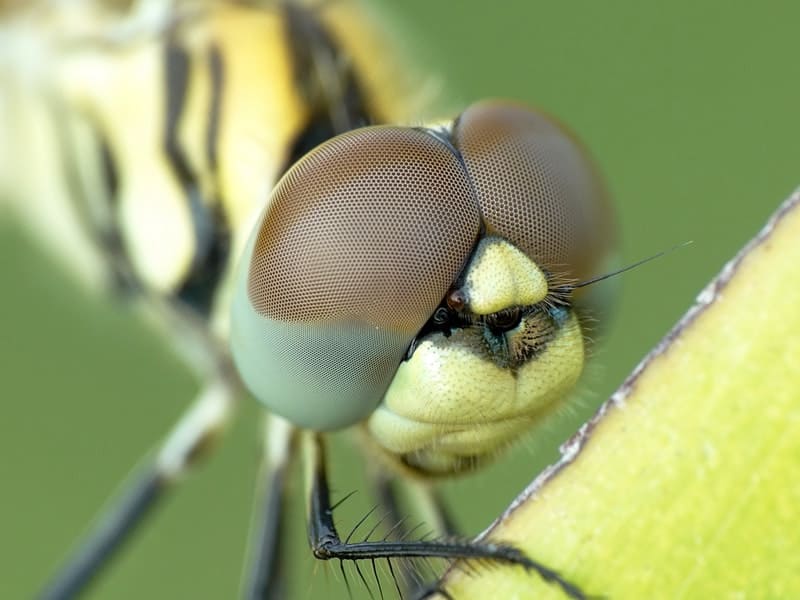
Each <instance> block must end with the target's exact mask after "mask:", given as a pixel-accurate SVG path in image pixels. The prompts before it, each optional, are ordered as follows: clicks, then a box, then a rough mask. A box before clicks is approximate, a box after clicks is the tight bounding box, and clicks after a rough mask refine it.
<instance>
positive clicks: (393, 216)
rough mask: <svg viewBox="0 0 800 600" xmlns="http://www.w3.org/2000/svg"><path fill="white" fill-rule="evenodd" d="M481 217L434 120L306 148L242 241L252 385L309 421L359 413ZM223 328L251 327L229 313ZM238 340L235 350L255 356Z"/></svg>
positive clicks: (327, 425)
mask: <svg viewBox="0 0 800 600" xmlns="http://www.w3.org/2000/svg"><path fill="white" fill-rule="evenodd" d="M479 228H480V217H479V213H478V208H477V203H476V200H475V198H474V195H473V192H472V191H471V187H470V185H469V182H468V181H467V177H466V174H465V172H464V169H463V167H462V166H461V165H460V163H459V162H458V159H457V158H456V156H455V155H454V154H453V152H452V151H451V150H450V149H449V148H448V147H447V146H446V145H445V144H444V143H442V142H441V141H439V140H438V139H436V138H435V137H434V136H432V135H430V134H427V133H425V132H423V131H419V130H415V129H409V128H399V127H374V128H367V129H362V130H356V131H353V132H350V133H347V134H344V135H342V136H339V137H337V138H334V139H333V140H330V141H329V142H327V143H325V144H323V145H322V146H320V147H319V148H317V149H316V150H314V151H312V152H311V153H310V154H309V155H307V156H306V157H305V158H303V159H302V160H301V161H299V162H298V163H297V164H296V165H295V166H294V167H293V168H292V169H291V170H290V171H289V172H288V173H287V174H286V176H285V177H284V178H283V179H282V180H281V182H280V183H279V184H278V186H277V187H276V189H275V191H274V193H273V195H272V198H271V200H270V204H269V206H268V208H267V210H266V211H265V213H264V215H263V216H262V219H261V222H260V224H259V226H258V228H257V232H256V233H255V236H254V238H253V239H251V243H250V246H249V250H248V253H249V260H248V264H247V265H246V266H245V268H246V275H244V279H245V281H244V282H243V283H242V286H241V290H240V292H242V294H240V295H244V296H246V299H247V302H246V304H247V307H246V308H247V309H248V310H250V311H251V313H252V314H250V315H249V316H248V317H247V318H246V319H245V320H248V321H249V322H250V326H251V328H252V326H253V324H257V325H258V327H259V328H260V329H261V330H262V331H261V333H262V337H263V338H264V339H263V340H262V343H261V345H260V346H263V348H261V349H260V350H259V351H258V357H259V358H258V361H259V363H260V366H259V367H258V368H256V367H253V368H251V369H247V368H245V371H248V372H250V371H254V370H260V374H259V373H254V374H253V377H251V378H250V379H251V381H248V376H247V375H246V374H244V377H245V381H246V382H247V383H248V385H249V386H250V388H251V390H252V391H253V392H254V393H255V394H256V396H258V397H259V398H260V399H261V400H262V401H264V402H265V403H267V404H268V405H269V406H270V407H271V408H272V409H273V410H275V412H277V413H278V414H282V415H284V416H286V417H287V418H289V419H290V420H293V421H294V422H295V423H296V424H298V425H301V426H304V427H309V428H315V429H333V428H337V427H343V426H346V425H349V424H352V423H354V422H356V421H358V420H360V419H362V418H364V417H365V416H367V415H368V414H369V413H370V412H371V411H372V410H374V408H375V407H376V406H377V404H378V402H379V401H380V399H381V397H382V396H383V394H384V392H385V390H386V388H387V387H388V385H389V383H390V381H391V379H392V377H393V376H394V372H395V370H396V369H397V366H398V365H399V363H400V361H401V360H402V357H403V355H404V352H405V350H406V348H407V347H408V345H409V344H410V343H411V341H412V339H413V338H414V336H415V335H416V333H417V332H418V331H419V330H420V328H421V327H422V326H423V325H424V323H425V322H426V321H427V320H428V318H430V316H431V315H432V314H433V312H434V311H435V309H436V307H437V306H438V305H439V303H440V302H441V300H442V298H443V297H444V295H445V294H446V292H447V290H448V289H449V288H450V286H451V285H452V284H453V282H454V281H455V279H456V277H457V276H458V274H459V273H460V271H461V270H462V269H463V267H464V265H465V263H466V261H467V259H468V257H469V254H470V252H471V249H472V247H473V246H474V244H475V241H476V239H477V237H478V232H479ZM239 305H241V302H240V303H239ZM237 310H238V309H237V308H236V306H235V307H234V320H236V319H237V314H236V311H237ZM239 320H240V321H242V318H241V317H239ZM232 333H233V335H234V336H237V335H238V336H239V340H240V342H241V340H243V339H244V337H246V336H247V334H246V332H242V331H241V328H237V327H236V323H234V330H233V332H232ZM237 344H239V345H240V350H236V346H237ZM233 345H234V354H235V358H236V359H237V364H239V363H240V362H243V363H247V362H248V361H250V360H251V359H249V358H247V357H245V356H244V349H243V348H242V347H241V344H240V343H239V342H237V341H236V340H235V339H234V340H233ZM251 345H252V346H257V345H258V344H257V343H256V342H255V341H253V343H252V344H251ZM250 351H251V352H253V351H256V350H254V348H251V349H250ZM266 363H270V366H267V364H266ZM239 366H240V369H241V365H239ZM264 369H268V370H269V371H270V377H269V378H266V377H264V376H263V373H264ZM269 379H271V381H269ZM256 380H257V381H256ZM291 388H294V389H291Z"/></svg>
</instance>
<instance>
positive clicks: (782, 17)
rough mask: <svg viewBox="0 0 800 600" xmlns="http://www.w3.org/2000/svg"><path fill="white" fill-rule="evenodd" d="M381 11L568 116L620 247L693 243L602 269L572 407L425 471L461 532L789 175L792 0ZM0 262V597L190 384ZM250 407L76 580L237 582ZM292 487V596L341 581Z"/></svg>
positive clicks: (26, 593) (87, 506) (42, 275)
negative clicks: (121, 542) (639, 263)
mask: <svg viewBox="0 0 800 600" xmlns="http://www.w3.org/2000/svg"><path fill="white" fill-rule="evenodd" d="M384 1H385V2H386V3H387V4H389V2H388V0H384ZM391 18H393V19H397V20H398V21H399V22H400V23H402V24H403V28H404V29H405V30H406V31H409V32H413V34H412V35H411V36H409V37H406V38H404V39H405V42H406V43H407V44H408V46H409V47H410V48H409V49H410V51H413V53H414V54H416V56H417V60H418V61H420V62H421V64H422V65H425V66H428V65H430V66H431V67H432V68H433V70H434V72H438V73H439V74H440V75H441V76H442V77H443V79H444V80H445V81H446V83H447V85H448V88H449V93H450V94H451V98H452V101H451V102H450V104H451V105H454V106H457V105H460V104H463V103H466V102H468V101H471V100H473V99H477V98H481V97H485V96H504V97H511V98H517V99H520V100H523V101H527V102H530V103H534V104H537V105H539V106H541V107H544V108H545V109H547V110H548V111H549V112H551V113H554V114H556V115H557V116H559V117H560V118H561V119H562V120H563V121H565V122H566V123H569V124H570V125H571V127H572V128H573V129H574V130H575V131H576V132H578V134H579V136H580V137H581V138H582V139H583V140H584V141H585V142H586V143H587V145H588V146H589V147H590V148H591V150H592V151H593V153H594V155H595V156H596V157H597V160H598V161H599V163H600V165H601V167H602V169H603V171H604V173H605V175H606V177H607V179H608V182H609V185H610V188H611V190H612V193H613V196H614V198H615V201H616V206H617V209H618V214H619V224H620V231H621V237H622V239H621V252H622V257H623V261H624V262H632V261H635V260H638V259H640V258H642V257H644V256H648V255H651V254H653V253H655V252H658V251H660V250H664V249H667V248H670V247H672V246H674V245H675V244H678V243H681V242H683V241H686V240H693V241H694V244H693V245H691V246H689V247H688V248H685V249H682V250H680V251H677V252H675V253H672V254H670V255H669V256H667V257H666V258H663V259H660V260H658V261H656V262H654V263H650V264H648V265H647V266H644V267H641V268H639V269H636V270H635V271H633V272H631V273H629V274H626V275H625V276H624V277H623V281H622V286H621V287H622V294H621V297H620V302H619V303H618V305H617V310H616V314H615V317H614V319H613V321H612V322H611V324H610V326H609V327H608V332H609V333H608V335H607V336H606V339H605V343H603V344H602V345H601V347H600V348H599V350H598V352H597V355H596V357H595V359H594V361H593V363H594V364H593V366H592V368H591V369H590V372H589V375H588V377H587V378H586V382H585V384H584V386H583V388H582V390H581V392H580V393H579V399H580V402H579V404H580V406H579V407H578V408H576V409H575V410H574V412H573V414H571V415H568V416H566V417H565V418H563V419H562V420H561V422H560V423H559V426H558V428H553V429H552V430H550V431H548V432H545V433H544V434H543V435H540V436H538V437H537V439H536V440H530V441H529V442H527V443H525V444H522V445H521V446H520V447H519V448H518V449H517V450H516V451H515V452H513V453H512V455H511V456H509V457H507V458H506V459H504V460H502V461H500V462H499V463H498V464H497V465H495V466H493V467H491V468H489V469H487V470H485V471H483V472H480V473H479V474H476V475H474V476H472V477H468V478H465V479H463V480H459V481H453V482H447V483H445V484H444V491H445V493H446V496H447V498H448V500H449V503H450V505H451V507H452V509H453V511H454V513H455V515H456V516H457V518H458V521H459V522H460V523H461V525H462V528H463V530H464V531H465V532H467V533H476V532H478V531H480V530H482V529H483V528H484V527H485V526H486V525H487V524H488V523H490V521H491V520H492V519H493V518H494V516H495V515H497V514H498V513H499V512H500V511H501V510H502V509H503V508H504V507H505V506H506V505H507V504H508V503H509V502H510V501H511V500H512V499H513V498H514V496H515V495H516V494H517V493H518V492H519V491H520V490H521V489H522V488H523V487H524V486H525V484H526V483H527V482H528V481H530V480H531V479H532V478H533V477H534V476H535V475H536V474H537V473H538V472H539V471H540V469H541V468H542V467H543V466H544V465H546V464H547V463H549V462H551V461H552V460H553V459H554V458H555V456H556V455H557V451H556V447H557V446H558V444H559V443H560V442H561V441H563V440H564V439H565V438H566V437H567V435H568V434H569V433H570V432H572V431H574V430H575V429H576V428H577V426H578V425H579V423H581V422H582V421H583V420H584V419H585V418H586V417H587V416H588V415H590V414H591V413H592V412H593V410H594V409H595V407H596V406H597V405H598V404H599V403H600V402H601V401H602V400H603V399H605V398H606V397H607V396H608V395H609V394H610V393H611V392H612V391H613V390H614V389H615V387H616V386H617V385H618V384H619V383H620V382H621V381H622V379H623V378H624V377H625V375H626V374H627V373H628V372H630V370H631V369H632V368H633V367H634V366H635V365H636V363H637V362H638V361H639V359H640V358H641V357H642V356H643V355H644V353H645V352H647V350H648V349H649V348H650V347H652V346H653V344H654V343H655V342H657V341H658V340H659V339H660V338H661V336H663V335H664V334H665V332H666V331H667V330H668V329H669V327H670V326H671V325H672V323H673V322H674V321H675V320H676V319H677V318H678V317H679V316H680V315H681V314H682V313H683V312H684V311H685V310H686V309H687V308H688V306H689V305H690V304H691V303H692V301H693V299H694V297H695V295H696V294H697V293H698V291H699V290H700V289H701V288H702V287H703V285H704V284H705V283H706V282H707V280H708V279H709V278H710V277H711V276H712V275H714V274H715V273H716V272H717V271H718V270H719V269H720V268H721V266H722V265H723V264H724V262H725V261H726V260H727V259H728V258H730V257H731V256H732V255H733V254H734V253H735V252H736V251H737V249H738V248H739V247H740V246H741V245H742V244H743V243H744V242H745V241H746V240H747V239H748V238H750V237H751V236H752V235H753V234H755V233H756V231H757V230H758V229H759V228H760V227H761V226H762V224H763V223H764V221H765V220H766V218H767V217H768V215H769V214H770V213H771V212H772V211H773V210H774V209H775V207H776V206H777V205H778V203H779V202H780V201H781V200H782V199H784V198H785V197H786V196H787V195H788V194H789V193H790V192H791V191H792V189H793V188H794V187H795V186H797V185H798V184H800V155H798V143H797V141H798V139H800V136H798V133H799V131H798V122H799V121H800V117H799V115H798V106H800V102H799V101H798V98H800V73H798V50H797V23H798V22H800V4H797V3H791V2H788V1H787V2H784V3H780V2H768V3H762V4H760V5H758V6H757V7H756V5H755V4H753V3H750V2H705V3H697V2H690V1H688V0H681V1H673V2H668V3H666V2H655V1H652V0H651V1H645V2H635V3H634V2H620V1H608V2H602V3H601V2H577V3H575V2H571V3H566V2H562V3H556V2H522V1H520V2H505V3H495V4H492V5H491V6H490V4H489V3H487V2H485V0H484V1H477V0H471V1H464V2H459V3H445V2H438V3H435V2H430V1H429V0H428V1H424V0H406V1H405V2H403V3H398V4H397V5H396V6H392V7H391ZM0 264H1V265H2V278H3V279H2V280H3V284H2V286H1V287H0V289H2V292H1V294H0V298H2V300H0V302H2V304H0V310H1V311H2V321H1V322H2V333H1V334H0V340H1V341H0V365H1V366H0V374H2V403H1V404H0V456H2V459H1V460H0V506H1V507H2V510H0V565H3V569H2V570H3V576H2V577H0V598H26V597H30V596H31V595H32V593H33V591H34V589H35V588H37V587H38V586H39V585H40V584H41V583H42V582H43V581H44V579H45V577H46V576H47V575H48V574H49V573H50V572H51V571H52V569H53V568H54V567H55V565H56V564H57V563H58V562H59V560H60V559H61V558H62V557H63V556H64V554H65V552H66V551H67V549H68V548H69V547H70V546H71V545H72V544H73V543H74V542H75V540H76V538H77V536H78V535H79V534H80V533H81V532H82V531H83V530H84V527H85V526H86V524H87V523H89V521H90V520H91V518H92V516H93V515H94V514H95V513H96V510H97V509H98V507H99V506H101V505H102V504H103V502H104V501H106V499H107V498H108V497H109V495H110V494H111V493H112V492H113V490H115V489H116V487H117V486H118V484H119V483H120V481H121V480H122V478H123V476H124V475H125V474H126V473H128V472H129V471H130V469H131V468H132V466H133V465H134V464H136V463H137V461H138V460H139V459H140V458H141V457H142V455H143V454H144V453H145V452H146V451H147V450H148V449H149V448H151V447H152V446H153V444H154V443H155V442H156V441H157V440H158V439H159V438H160V436H161V435H163V434H164V432H166V431H167V429H168V428H169V426H170V424H171V423H172V422H173V420H174V419H176V418H177V416H178V415H179V414H180V412H181V410H182V409H183V408H184V407H185V406H186V405H187V404H188V402H189V400H190V399H191V398H192V396H193V394H194V392H195V383H194V382H193V380H192V378H191V377H190V375H189V374H188V373H187V371H186V370H185V369H183V368H182V366H181V365H180V363H179V362H178V361H177V360H176V359H175V358H173V357H172V356H171V355H170V354H169V352H168V351H167V350H166V349H165V346H164V344H163V341H162V340H161V339H160V338H159V337H157V336H155V335H153V334H152V333H150V332H148V330H147V329H146V328H145V327H144V326H143V325H142V324H141V323H139V322H138V321H137V320H136V319H135V318H133V317H132V316H131V315H130V314H129V313H126V312H124V311H119V310H117V309H116V308H115V307H113V306H110V305H108V304H107V303H104V302H103V301H101V300H98V299H95V298H90V297H88V296H87V295H86V294H84V293H83V292H82V291H81V290H80V289H79V288H78V287H77V286H76V285H75V284H74V283H72V282H71V281H70V280H69V279H68V278H66V277H64V276H62V275H61V274H59V273H58V272H54V269H53V267H52V265H51V263H50V262H49V261H48V259H47V258H46V257H45V256H44V255H42V254H41V253H40V252H38V251H37V250H36V249H35V247H33V246H32V245H31V244H30V243H29V242H27V241H26V239H25V238H24V236H23V234H22V233H21V232H18V231H16V230H12V229H11V228H9V227H8V226H6V225H4V226H3V230H2V238H1V239H0ZM764 300H765V302H769V299H768V298H765V299H764ZM764 401H768V399H764ZM260 424H261V423H260V419H258V409H257V407H256V406H255V405H254V403H253V402H252V401H250V400H247V401H245V402H244V403H243V410H242V413H241V418H240V419H239V420H238V421H237V422H236V424H235V425H234V426H233V427H232V428H231V430H230V432H229V435H228V436H227V438H226V439H225V440H224V443H223V444H222V446H221V448H220V451H219V452H218V453H217V454H215V455H214V456H213V457H212V458H211V459H210V460H209V461H208V462H207V463H206V464H205V465H204V466H202V467H201V468H200V469H198V471H197V472H196V473H194V474H192V475H191V476H189V477H188V478H187V479H186V481H185V483H184V485H183V486H182V487H180V488H179V489H178V490H177V491H176V492H175V494H174V495H172V496H171V497H170V498H169V499H168V500H167V501H166V503H165V504H164V505H163V506H162V508H161V510H159V511H158V512H157V514H155V515H154V517H153V518H152V519H151V521H150V523H149V526H148V527H147V528H146V529H145V530H143V531H141V532H139V533H138V534H137V535H136V537H135V539H134V540H133V542H132V543H131V544H130V545H129V546H128V547H127V548H126V549H125V551H124V553H123V554H122V555H121V556H120V557H119V559H118V560H117V561H116V563H115V564H114V566H113V568H112V569H111V570H109V571H108V572H107V573H106V574H105V575H104V576H103V577H102V579H101V580H100V581H98V584H97V585H96V586H95V587H94V588H93V590H92V593H91V594H89V596H88V597H90V598H111V599H123V598H196V599H205V598H211V599H218V598H234V597H236V593H237V590H238V586H239V581H240V577H241V574H242V568H243V557H244V553H245V546H246V544H245V542H246V537H247V531H248V526H249V519H250V508H251V504H252V495H253V489H254V481H255V473H256V469H257V464H258V456H259V449H258V445H257V437H258V432H259V428H260ZM631 451H632V452H635V451H636V449H635V448H632V449H631ZM336 457H337V462H336V464H335V465H334V475H333V476H334V482H335V483H334V485H335V488H336V490H337V491H338V492H339V493H344V492H348V491H350V490H352V489H359V490H360V491H361V492H362V493H360V494H358V495H357V497H356V498H354V499H353V500H351V501H348V503H346V504H345V505H344V507H343V508H342V510H341V511H340V512H339V513H338V514H337V516H338V519H339V521H340V523H341V527H342V529H343V530H347V529H348V528H349V526H350V525H351V524H353V523H354V522H355V521H356V520H357V519H358V518H359V517H360V516H361V515H362V514H363V512H364V510H366V508H367V507H368V506H370V504H371V503H370V501H369V499H368V497H367V496H368V494H367V493H366V489H365V486H364V483H363V481H362V480H361V479H359V475H358V473H359V472H360V463H359V458H358V457H357V456H356V455H355V454H354V453H353V452H352V450H351V449H349V447H348V446H347V444H346V443H340V444H338V445H337V448H336ZM298 491H299V487H298ZM296 498H297V506H295V507H294V509H293V510H294V515H293V517H292V527H293V529H292V531H291V536H292V539H293V541H294V546H295V548H294V554H293V555H292V560H291V562H292V566H293V570H294V575H293V578H292V588H291V592H292V593H291V597H292V598H301V599H302V598H328V597H330V598H339V597H342V598H346V597H347V593H346V590H345V588H344V585H343V584H342V582H341V581H340V576H339V574H338V565H326V564H315V563H314V562H313V561H312V559H311V558H310V557H309V554H308V552H307V550H306V541H305V525H304V522H303V515H302V513H301V507H302V505H303V500H302V497H301V495H300V494H298V495H297V496H296ZM309 573H313V577H309ZM355 578H356V577H355V575H354V576H353V578H351V581H354V580H355ZM355 588H356V590H355V596H356V597H362V596H364V597H366V594H365V592H363V590H362V589H361V588H360V587H359V586H358V585H356V586H355Z"/></svg>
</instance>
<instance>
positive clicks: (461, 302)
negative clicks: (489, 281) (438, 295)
mask: <svg viewBox="0 0 800 600" xmlns="http://www.w3.org/2000/svg"><path fill="white" fill-rule="evenodd" d="M447 306H449V307H450V308H452V309H453V310H454V311H456V312H463V311H464V309H465V308H466V307H467V295H466V294H465V293H464V292H463V290H453V291H451V292H450V293H449V294H447Z"/></svg>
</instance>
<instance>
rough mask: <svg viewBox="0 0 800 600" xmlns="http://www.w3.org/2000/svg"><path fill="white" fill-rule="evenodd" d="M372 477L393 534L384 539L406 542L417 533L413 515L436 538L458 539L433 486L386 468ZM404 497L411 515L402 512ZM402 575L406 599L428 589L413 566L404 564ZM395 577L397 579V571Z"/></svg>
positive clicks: (374, 471) (439, 496)
mask: <svg viewBox="0 0 800 600" xmlns="http://www.w3.org/2000/svg"><path fill="white" fill-rule="evenodd" d="M380 466H381V467H383V465H380ZM369 475H370V481H371V483H372V487H373V490H374V494H375V497H376V498H377V499H378V502H379V504H380V506H381V509H382V511H383V514H385V515H386V517H385V521H386V522H387V523H388V524H389V532H388V533H387V535H386V537H385V538H384V539H389V538H391V539H393V540H403V539H406V538H407V537H408V536H410V535H411V534H412V533H413V532H412V531H411V529H412V523H413V521H411V522H410V520H409V516H408V515H409V514H413V515H414V519H417V518H419V519H421V520H422V524H423V526H422V528H425V529H429V530H431V531H432V532H433V535H434V536H435V537H436V538H454V537H456V536H457V535H458V531H457V528H456V526H455V524H454V522H453V519H452V517H451V515H450V513H449V511H448V510H447V507H446V506H445V505H444V502H443V501H442V498H441V495H440V494H439V493H438V491H437V490H436V489H435V488H434V486H432V485H431V484H430V483H429V482H427V481H424V480H420V479H415V478H410V477H404V478H400V479H398V478H397V477H396V476H395V473H394V472H393V471H390V470H387V469H385V468H375V469H371V470H370V473H369ZM403 492H405V493H403ZM401 495H402V496H404V497H405V498H406V499H407V500H408V502H409V504H410V509H411V512H410V513H404V512H403V510H402V509H401V507H400V496H401ZM415 527H416V526H415ZM398 572H399V574H400V581H399V582H398V581H397V580H396V579H395V584H396V585H397V587H398V588H400V589H401V590H402V591H400V590H398V591H399V593H400V595H401V596H402V597H413V596H414V595H416V594H417V593H419V592H420V591H422V590H423V589H424V588H423V582H422V581H421V579H420V574H419V573H418V572H416V570H415V569H414V566H413V565H412V564H410V563H407V562H402V563H400V565H399V568H398ZM391 574H392V576H394V575H395V571H394V568H392V569H391Z"/></svg>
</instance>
